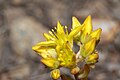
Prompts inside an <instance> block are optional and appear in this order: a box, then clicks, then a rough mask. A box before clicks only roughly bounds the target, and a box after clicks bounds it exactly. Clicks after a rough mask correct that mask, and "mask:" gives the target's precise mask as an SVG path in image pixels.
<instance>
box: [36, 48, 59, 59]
mask: <svg viewBox="0 0 120 80" xmlns="http://www.w3.org/2000/svg"><path fill="white" fill-rule="evenodd" d="M36 51H37V52H38V54H39V55H40V56H41V57H42V58H57V53H56V51H55V49H51V48H39V49H37V50H36Z"/></svg>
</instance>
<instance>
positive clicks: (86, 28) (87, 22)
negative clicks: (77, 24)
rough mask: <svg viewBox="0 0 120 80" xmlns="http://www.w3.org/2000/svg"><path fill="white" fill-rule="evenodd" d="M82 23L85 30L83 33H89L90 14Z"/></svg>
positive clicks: (90, 26) (90, 27)
mask: <svg viewBox="0 0 120 80" xmlns="http://www.w3.org/2000/svg"><path fill="white" fill-rule="evenodd" d="M83 24H84V27H83V29H84V30H85V34H90V33H91V31H92V21H91V16H90V15H89V16H88V17H87V18H86V19H85V21H84V23H83Z"/></svg>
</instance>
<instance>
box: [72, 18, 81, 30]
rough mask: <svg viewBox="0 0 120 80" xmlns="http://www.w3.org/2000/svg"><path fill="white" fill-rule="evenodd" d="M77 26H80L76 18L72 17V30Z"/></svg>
mask: <svg viewBox="0 0 120 80" xmlns="http://www.w3.org/2000/svg"><path fill="white" fill-rule="evenodd" d="M78 26H81V24H80V22H79V21H78V19H77V18H76V17H72V28H73V29H74V28H76V27H78Z"/></svg>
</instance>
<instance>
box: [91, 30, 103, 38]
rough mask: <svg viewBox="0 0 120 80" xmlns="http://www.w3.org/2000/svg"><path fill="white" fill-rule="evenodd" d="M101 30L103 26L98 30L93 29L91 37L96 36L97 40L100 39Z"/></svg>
mask: <svg viewBox="0 0 120 80" xmlns="http://www.w3.org/2000/svg"><path fill="white" fill-rule="evenodd" d="M101 31H102V29H101V28H98V29H97V30H95V31H93V32H92V33H91V34H90V37H91V38H96V40H99V39H100V35H101Z"/></svg>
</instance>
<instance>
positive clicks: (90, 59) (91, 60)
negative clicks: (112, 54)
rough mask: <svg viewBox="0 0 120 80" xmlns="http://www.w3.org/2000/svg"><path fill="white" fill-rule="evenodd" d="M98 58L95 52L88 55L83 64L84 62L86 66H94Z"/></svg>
mask: <svg viewBox="0 0 120 80" xmlns="http://www.w3.org/2000/svg"><path fill="white" fill-rule="evenodd" d="M98 58H99V55H98V53H97V52H95V53H93V54H91V55H89V56H88V57H87V58H86V60H85V62H86V63H87V64H94V63H96V62H97V61H98Z"/></svg>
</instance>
